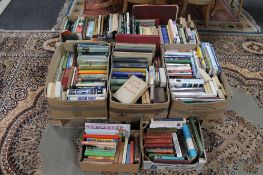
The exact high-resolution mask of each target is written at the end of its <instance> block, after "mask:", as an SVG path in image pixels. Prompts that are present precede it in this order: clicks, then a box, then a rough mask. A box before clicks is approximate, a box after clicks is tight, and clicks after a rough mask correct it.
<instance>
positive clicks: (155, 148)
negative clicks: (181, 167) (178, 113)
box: [143, 118, 204, 164]
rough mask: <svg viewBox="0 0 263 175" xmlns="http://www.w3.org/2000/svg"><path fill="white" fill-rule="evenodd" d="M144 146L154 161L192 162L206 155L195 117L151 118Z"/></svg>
mask: <svg viewBox="0 0 263 175" xmlns="http://www.w3.org/2000/svg"><path fill="white" fill-rule="evenodd" d="M143 148H144V150H143V151H144V155H145V156H147V158H148V160H151V161H152V162H154V163H164V164H191V163H195V162H196V161H197V160H198V158H200V157H202V158H203V157H204V145H203V141H202V137H201V133H200V130H199V124H198V121H197V120H195V119H194V118H190V119H189V120H186V119H185V118H175V119H151V122H150V125H149V126H148V127H147V128H146V129H145V130H144V133H143Z"/></svg>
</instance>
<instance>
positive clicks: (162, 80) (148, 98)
mask: <svg viewBox="0 0 263 175" xmlns="http://www.w3.org/2000/svg"><path fill="white" fill-rule="evenodd" d="M165 87H166V76H165V71H164V68H161V60H160V58H158V57H156V58H155V45H150V44H125V43H116V45H115V47H114V48H113V56H112V71H111V77H110V89H111V92H112V93H114V94H113V97H114V98H113V100H115V99H116V100H117V101H119V102H121V103H125V104H131V103H142V104H150V103H154V102H160V103H161V102H165V101H166V94H165Z"/></svg>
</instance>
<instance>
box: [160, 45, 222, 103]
mask: <svg viewBox="0 0 263 175" xmlns="http://www.w3.org/2000/svg"><path fill="white" fill-rule="evenodd" d="M201 46H202V47H201V48H200V47H199V46H197V47H196V49H193V50H190V51H187V52H180V51H178V50H166V52H165V62H166V67H167V74H168V77H169V82H170V88H171V92H172V95H173V96H174V97H175V98H176V99H178V100H180V101H182V102H186V103H193V102H194V103H199V102H213V101H222V100H225V97H226V92H225V89H224V87H223V85H222V84H221V83H220V81H219V79H218V76H219V75H220V73H221V71H222V68H221V66H220V65H219V62H218V59H217V57H216V55H215V52H214V49H213V47H212V46H211V44H209V43H202V45H201Z"/></svg>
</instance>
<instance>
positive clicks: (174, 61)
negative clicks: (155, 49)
mask: <svg viewBox="0 0 263 175" xmlns="http://www.w3.org/2000/svg"><path fill="white" fill-rule="evenodd" d="M165 62H166V63H177V64H191V60H173V59H165Z"/></svg>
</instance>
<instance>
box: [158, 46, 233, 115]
mask: <svg viewBox="0 0 263 175" xmlns="http://www.w3.org/2000/svg"><path fill="white" fill-rule="evenodd" d="M195 48H196V45H163V48H162V54H163V57H164V51H165V50H167V49H174V50H181V51H184V50H190V49H195ZM167 78H168V77H167ZM218 78H219V80H220V82H221V83H222V84H223V86H224V88H225V90H226V94H227V98H226V100H224V101H217V102H209V103H191V104H190V103H183V102H180V101H178V100H176V99H175V98H174V96H173V95H172V93H171V105H170V111H169V115H168V118H177V117H190V116H195V117H197V118H198V119H199V120H203V119H219V120H222V119H223V118H224V111H225V109H226V107H227V105H228V103H229V102H230V100H231V98H232V95H233V92H232V90H231V87H230V86H229V83H228V80H227V78H226V76H225V74H224V71H222V73H221V74H220V76H219V77H218ZM169 87H170V86H169Z"/></svg>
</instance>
